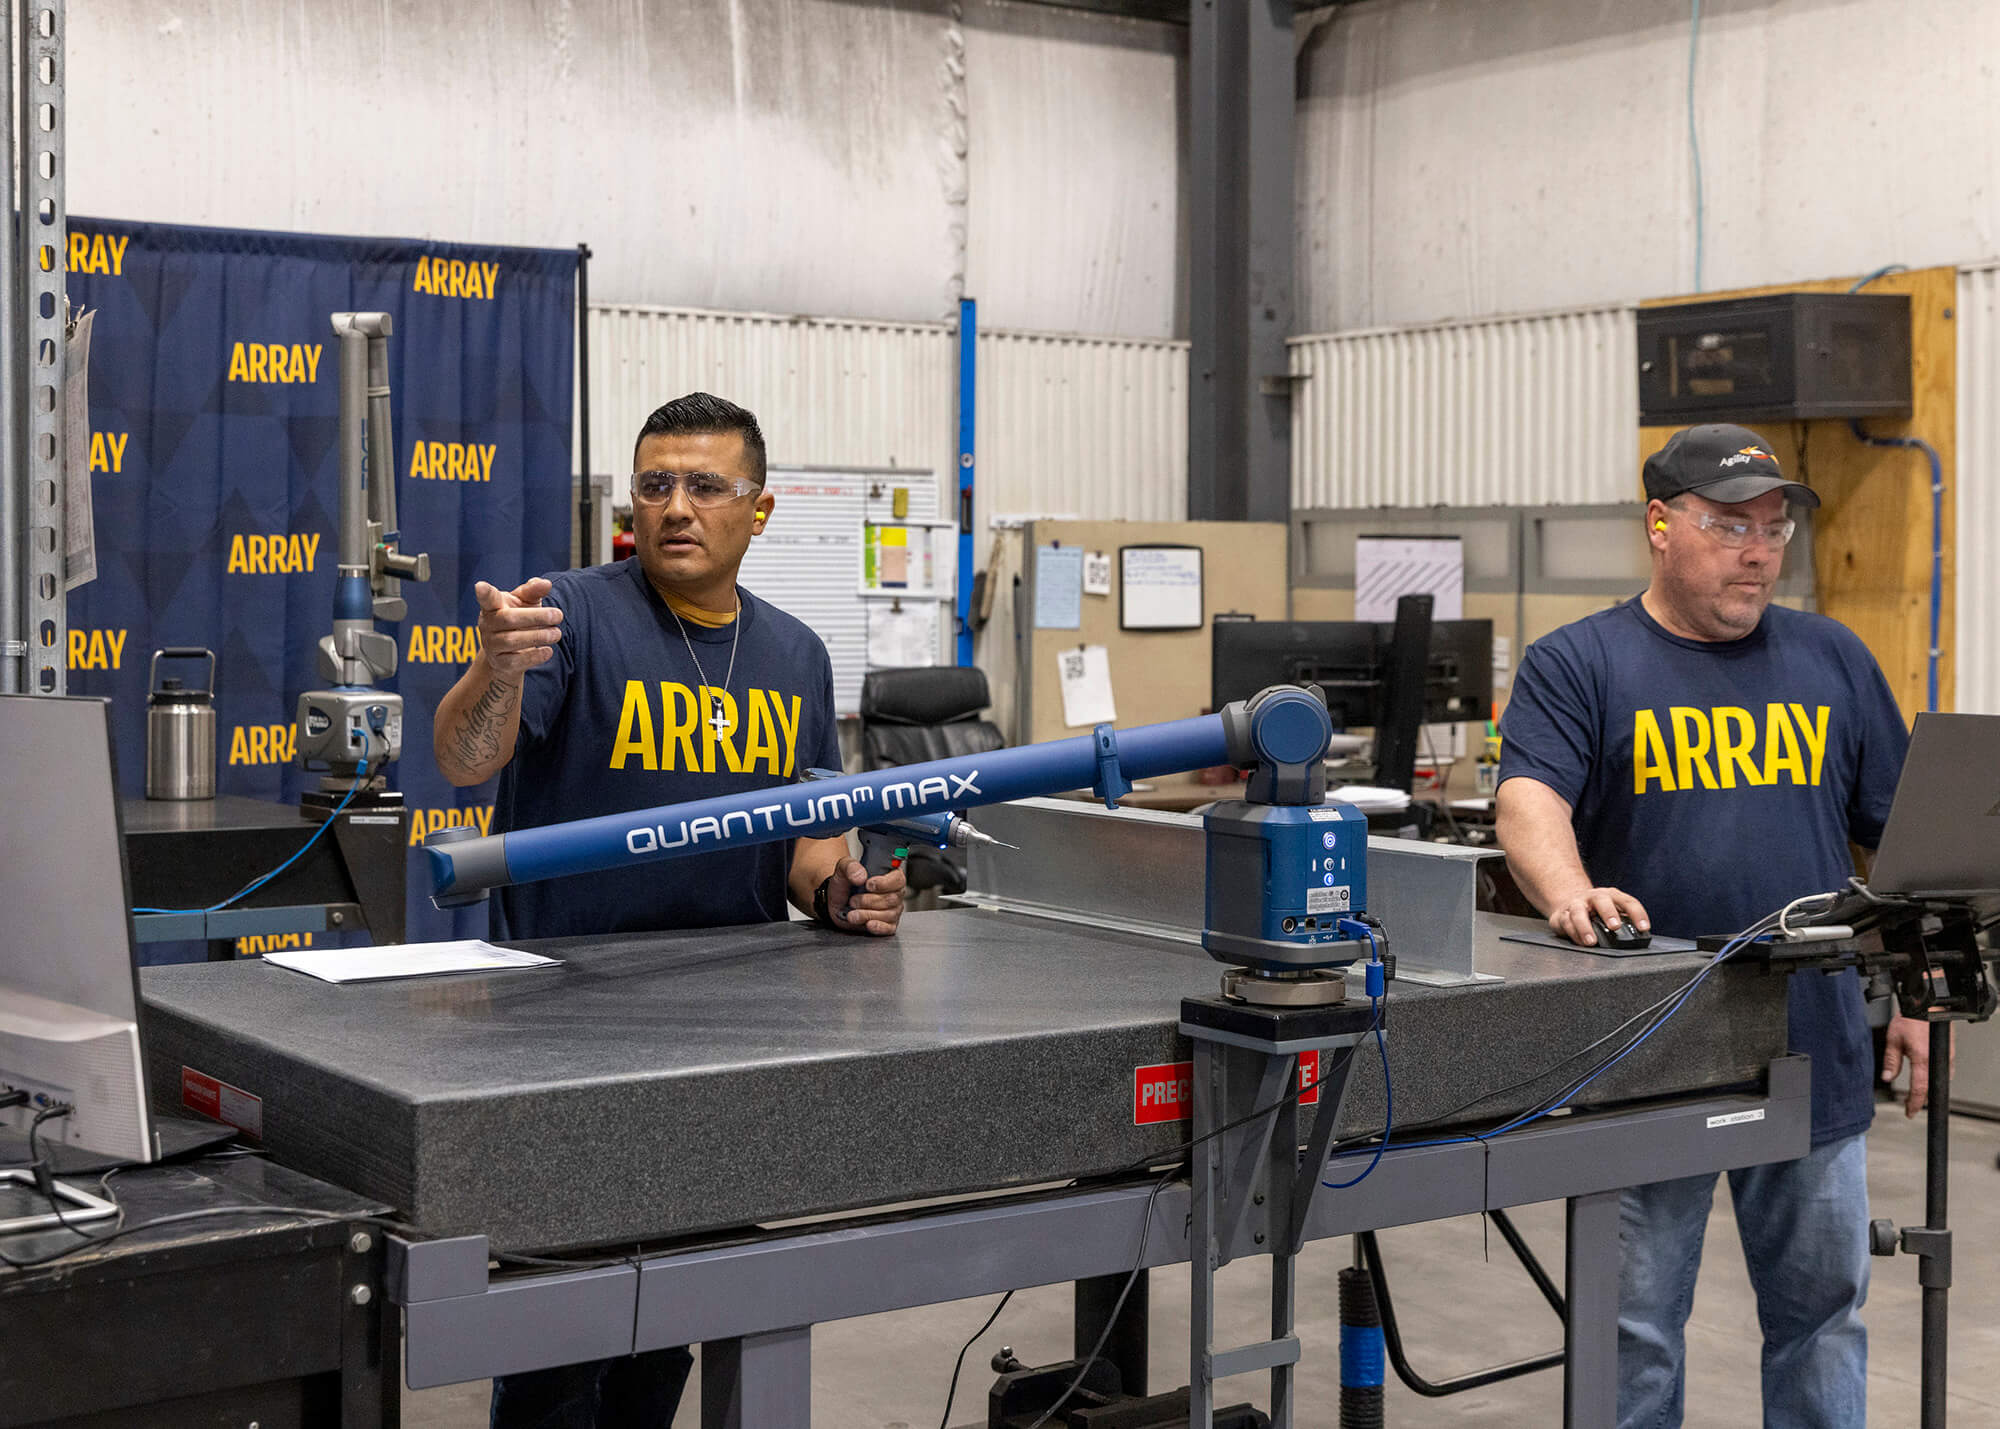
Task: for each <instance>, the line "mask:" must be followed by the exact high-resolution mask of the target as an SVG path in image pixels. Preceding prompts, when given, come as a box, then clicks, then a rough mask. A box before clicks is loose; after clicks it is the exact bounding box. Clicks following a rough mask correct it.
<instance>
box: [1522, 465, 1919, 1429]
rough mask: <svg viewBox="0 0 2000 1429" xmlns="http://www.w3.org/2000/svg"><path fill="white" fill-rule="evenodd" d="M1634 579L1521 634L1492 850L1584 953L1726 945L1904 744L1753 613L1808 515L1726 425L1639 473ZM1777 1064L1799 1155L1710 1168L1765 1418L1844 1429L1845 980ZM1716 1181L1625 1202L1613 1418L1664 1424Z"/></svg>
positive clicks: (1900, 1043) (1852, 1082)
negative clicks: (1803, 1075)
mask: <svg viewBox="0 0 2000 1429" xmlns="http://www.w3.org/2000/svg"><path fill="white" fill-rule="evenodd" d="M1645 481H1646V497H1647V501H1646V517H1645V521H1646V540H1647V544H1648V545H1649V546H1650V547H1651V551H1652V563H1653V570H1652V579H1651V581H1650V583H1649V584H1648V585H1647V587H1646V589H1645V591H1644V592H1643V593H1642V594H1641V595H1639V596H1637V597H1635V598H1634V599H1632V600H1628V601H1626V602H1624V603H1623V604H1621V605H1617V606H1614V607H1613V608H1611V609H1610V610H1606V611H1601V612H1599V613H1598V614H1596V615H1593V616H1590V617H1588V618H1587V619H1584V620H1579V621H1577V622H1576V623H1574V624H1572V625H1567V626H1564V627H1563V628H1562V629H1560V630H1557V631H1555V632H1554V633H1552V634H1550V635H1547V636H1545V637H1543V638H1542V639H1540V640H1538V641H1536V642H1535V644H1534V645H1533V646H1531V647H1530V648H1529V649H1528V650H1527V652H1526V654H1525V657H1524V658H1523V659H1522V661H1521V667H1520V670H1519V671H1518V673H1517V674H1516V677H1515V682H1514V689H1513V692H1512V694H1511V696H1510V697H1509V700H1508V704H1507V709H1506V713H1505V716H1504V718H1503V719H1502V721H1501V733H1502V735H1503V736H1504V742H1503V745H1502V755H1501V765H1500V789H1499V800H1498V817H1499V832H1500V842H1501V845H1502V846H1503V847H1504V848H1505V850H1506V853H1507V861H1508V864H1509V866H1510V867H1511V868H1512V870H1513V872H1514V876H1515V878H1516V880H1517V881H1518V882H1519V884H1520V886H1521V889H1522V891H1523V892H1524V893H1526V894H1527V896H1528V897H1529V898H1530V899H1531V900H1532V901H1533V902H1534V904H1535V906H1536V907H1537V908H1539V909H1541V910H1542V911H1543V912H1544V913H1546V914H1547V915H1548V919H1549V926H1550V927H1552V928H1554V929H1555V930H1556V931H1557V932H1559V933H1561V934H1563V935H1564V936H1566V937H1568V938H1569V939H1570V940H1571V941H1573V942H1576V943H1580V944H1583V945H1585V946H1591V945H1594V944H1595V943H1596V941H1597V939H1596V936H1595V934H1594V932H1593V930H1592V928H1591V921H1590V920H1591V914H1592V913H1593V912H1594V913H1596V914H1597V916H1598V917H1599V918H1601V919H1602V920H1603V922H1604V924H1605V925H1606V926H1607V927H1611V928H1615V927H1617V926H1618V925H1619V923H1620V922H1621V921H1624V920H1628V919H1629V920H1630V921H1631V922H1632V923H1633V924H1634V925H1636V926H1637V927H1638V928H1639V929H1641V930H1656V931H1658V932H1661V933H1665V934H1669V935H1672V936H1675V937H1694V936H1696V935H1699V934H1705V933H1724V934H1727V933H1734V932H1737V931H1739V930H1741V929H1744V928H1747V927H1748V926H1750V925H1751V924H1752V923H1755V922H1756V921H1757V920H1759V919H1761V918H1763V917H1764V916H1765V915H1767V914H1770V913H1774V912H1776V911H1777V910H1778V909H1780V908H1782V907H1783V906H1784V905H1785V904H1786V903H1788V902H1790V901H1791V900H1792V899H1794V898H1798V897H1801V896H1803V895H1805V894H1808V893H1821V892H1826V891H1829V890H1833V889H1837V888H1840V887H1842V886H1843V885H1844V884H1845V882H1846V880H1847V878H1848V877H1849V876H1850V874H1851V873H1852V872H1853V868H1852V864H1851V862H1850V856H1849V851H1848V845H1849V843H1850V842H1852V843H1855V844H1859V845H1861V846H1862V847H1864V848H1871V849H1872V848H1873V847H1874V846H1875V844H1876V842H1877V840H1878V839H1879V838H1880V837H1881V834H1882V826H1883V823H1884V822H1885V821H1886V820H1887V818H1888V815H1889V803H1890V799H1891V796H1892V795H1893V794H1894V792H1895V787H1896V779H1897V776H1898V775H1899V773H1900V772H1901V770H1902V764H1903V752H1904V749H1905V746H1906V744H1907V741H1908V733H1907V730H1906V727H1905V725H1904V723H1903V717H1902V714H1901V712H1900V711H1899V710H1898V709H1897V707H1896V702H1895V699H1894V697H1893V696H1892V695H1891V694H1890V692H1889V686H1888V682H1887V681H1886V680H1884V679H1883V677H1882V672H1881V670H1880V669H1879V668H1878V667H1877V665H1876V663H1875V660H1874V657H1873V656H1871V655H1870V654H1869V653H1868V650H1867V648H1866V647H1865V646H1864V645H1863V644H1862V643H1861V641H1860V640H1859V639H1858V638H1857V637H1856V636H1855V635H1854V633H1853V632H1852V631H1850V630H1848V629H1847V628H1846V627H1845V626H1843V625H1841V624H1839V623H1838V622H1836V621H1833V620H1829V619H1827V618H1826V617H1824V616H1821V615H1813V614H1807V613H1805V612H1801V611H1795V610H1790V609H1787V608H1785V607H1783V606H1773V605H1772V604H1771V596H1772V593H1773V591H1774V589H1775V587H1776V584H1777V580H1778V570H1779V566H1780V564H1781V562H1782V560H1783V557H1784V548H1785V545H1786V543H1787V542H1788V541H1790V540H1791V537H1792V532H1793V529H1794V523H1793V521H1792V518H1791V515H1790V512H1789V507H1790V506H1792V505H1797V506H1802V507H1814V506H1818V505H1819V497H1818V496H1817V495H1815V494H1814V493H1813V491H1812V490H1811V488H1809V487H1807V486H1804V485H1802V484H1801V483H1799V482H1796V481H1791V480H1788V479H1787V478H1786V476H1785V474H1784V472H1783V471H1782V470H1780V468H1779V466H1778V463H1777V460H1776V459H1775V458H1774V457H1773V456H1772V455H1771V451H1770V448H1769V447H1768V446H1767V445H1766V444H1765V442H1764V440H1763V439H1762V438H1761V437H1759V436H1758V435H1757V434H1756V433H1755V432H1752V431H1749V430H1747V429H1745V428H1743V427H1737V426H1727V425H1714V426H1702V427H1690V428H1688V429H1687V430H1685V431H1681V432H1676V433H1675V434H1674V435H1673V437H1672V438H1671V439H1669V441H1668V442H1667V444H1666V446H1665V448H1663V449H1662V450H1661V451H1660V452H1659V453H1658V454H1657V455H1656V456H1654V457H1653V458H1652V459H1651V460H1649V461H1648V462H1647V463H1646V467H1645ZM1789 996H1790V999H1791V1004H1790V1032H1791V1045H1792V1049H1793V1050H1794V1051H1797V1052H1804V1053H1807V1054H1808V1055H1810V1056H1811V1058H1812V1151H1811V1153H1810V1154H1809V1155H1807V1156H1805V1157H1804V1158H1802V1159H1800V1160H1798V1161H1790V1162H1781V1163H1779V1164H1776V1165H1772V1166H1755V1167H1751V1168H1748V1169H1746V1170H1742V1171H1732V1172H1731V1173H1730V1174H1729V1188H1730V1195H1731V1197H1732V1199H1733V1200H1734V1202H1735V1207H1736V1221H1737V1228H1738V1231H1739V1233H1740V1235H1741V1239H1742V1242H1743V1251H1744V1257H1745V1259H1746V1261H1747V1262H1748V1265H1749V1270H1750V1278H1751V1281H1752V1283H1753V1285H1754V1286H1755V1288H1756V1291H1757V1307H1758V1319H1759V1321H1760V1323H1761V1324H1762V1326H1763V1329H1764V1357H1763V1390H1764V1422H1765V1424H1767V1425H1801V1426H1805V1425H1811V1426H1815V1429H1830V1426H1844V1425H1859V1424H1861V1423H1862V1422H1863V1420H1864V1416H1865V1412H1866V1400H1867V1396H1866V1375H1867V1343H1868V1342H1867V1332H1866V1330H1865V1329H1864V1328H1863V1326H1862V1324H1861V1318H1860V1311H1861V1305H1862V1302H1863V1301H1864V1300H1865V1299H1866V1297H1867V1292H1868V1236H1867V1221H1868V1187H1867V1178H1866V1157H1865V1133H1866V1131H1867V1128H1868V1123H1869V1121H1870V1120H1871V1119H1872V1117H1873V1114H1874V1102H1873V1096H1872V1088H1871V1085H1870V1074H1871V1071H1872V1069H1873V1065H1874V1059H1873V1051H1872V1047H1871V1045H1870V1038H1869V1032H1868V1026H1867V1021H1866V1018H1865V1014H1864V1009H1863V1000H1862V994H1861V988H1860V984H1859V982H1858V981H1857V979H1856V976H1855V974H1854V973H1853V972H1851V971H1849V972H1844V973H1842V974H1840V975H1838V976H1835V977H1798V978H1793V979H1792V980H1791V988H1790V993H1789ZM1927 1045H1928V1044H1927V1038H1926V1031H1925V1028H1924V1025H1923V1024H1922V1023H1918V1022H1911V1021H1908V1020H1906V1019H1902V1018H1897V1019H1896V1020H1895V1021H1894V1022H1893V1023H1892V1024H1891V1025H1890V1028H1889V1057H1888V1075H1889V1076H1894V1074H1895V1072H1896V1071H1897V1070H1898V1069H1899V1067H1900V1064H1901V1062H1902V1061H1904V1060H1908V1061H1909V1063H1910V1065H1911V1087H1910V1093H1909V1098H1908V1102H1907V1109H1908V1114H1909V1115H1912V1116H1914V1115H1915V1114H1916V1112H1917V1111H1918V1110H1919V1109H1920V1108H1921V1107H1922V1105H1923V1102H1924V1096H1925V1091H1926V1085H1927V1071H1928V1067H1927V1056H1926V1049H1927ZM1715 1180H1716V1177H1715V1173H1713V1172H1711V1173H1709V1174H1707V1175H1702V1176H1692V1177H1687V1178H1685V1179H1682V1180H1677V1181H1667V1182H1662V1183H1660V1184H1658V1185H1653V1186H1643V1187H1639V1188H1637V1189H1635V1190H1630V1191H1627V1192H1626V1193H1625V1201H1624V1206H1623V1210H1622V1226H1623V1244H1624V1261H1623V1272H1622V1281H1621V1286H1620V1305H1619V1317H1618V1375H1619V1386H1618V1418H1619V1422H1620V1424H1621V1425H1628V1426H1640V1425H1643V1426H1647V1429H1658V1427H1659V1426H1669V1425H1678V1424H1679V1423H1680V1422H1681V1415H1682V1408H1683V1389H1684V1373H1683V1371H1684V1366H1685V1344H1684V1339H1683V1330H1684V1327H1685V1325H1686V1323H1687V1317H1688V1312H1689V1310H1690V1308H1691V1307H1692V1304H1693V1300H1694V1283H1695V1274H1696V1271H1697V1270H1698V1269H1699V1267H1700V1264H1701V1250H1702V1235H1703V1232H1704V1230H1705V1229H1706V1227H1707V1223H1708V1213H1709V1208H1710V1205H1711V1203H1712V1201H1713V1198H1714V1194H1715Z"/></svg>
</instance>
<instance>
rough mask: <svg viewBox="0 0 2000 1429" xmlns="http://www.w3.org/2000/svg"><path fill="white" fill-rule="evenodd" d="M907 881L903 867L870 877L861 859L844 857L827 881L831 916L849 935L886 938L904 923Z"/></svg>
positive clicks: (828, 906) (827, 906)
mask: <svg viewBox="0 0 2000 1429" xmlns="http://www.w3.org/2000/svg"><path fill="white" fill-rule="evenodd" d="M906 882H907V880H906V879H905V878H904V877H903V870H902V869H900V868H899V869H896V870H894V871H893V872H890V873H878V874H876V875H875V876H874V877H873V878H870V877H869V876H868V870H867V869H865V868H863V867H862V866H861V860H859V859H855V858H844V859H842V860H841V861H840V863H839V865H838V866H837V867H836V868H835V869H834V874H833V877H832V878H830V879H828V880H827V888H826V911H827V916H828V917H829V918H830V919H831V920H832V923H833V926H834V927H836V928H840V929H843V930H845V931H846V932H849V933H870V934H873V935H874V936H875V937H877V938H886V937H888V936H889V935H890V934H891V933H893V932H895V931H896V924H897V923H899V922H901V921H902V917H903V889H904V885H905V883H906Z"/></svg>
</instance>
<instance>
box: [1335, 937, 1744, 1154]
mask: <svg viewBox="0 0 2000 1429" xmlns="http://www.w3.org/2000/svg"><path fill="white" fill-rule="evenodd" d="M1761 928H1762V924H1759V925H1757V926H1755V927H1752V928H1749V929H1746V930H1745V931H1743V932H1741V933H1738V934H1737V935H1736V936H1735V937H1734V938H1732V939H1730V940H1729V942H1728V943H1726V944H1724V945H1723V948H1722V950H1721V951H1720V952H1718V953H1717V954H1716V955H1715V957H1714V958H1713V959H1711V960H1710V962H1709V964H1708V966H1707V967H1705V968H1703V969H1702V970H1701V971H1700V972H1699V973H1697V974H1695V976H1694V977H1692V978H1691V979H1689V980H1688V984H1687V986H1686V987H1684V988H1682V989H1680V991H1679V992H1677V993H1674V994H1673V995H1672V996H1673V1000H1672V1002H1671V1003H1670V1004H1669V1005H1668V1006H1667V1007H1665V1008H1663V1009H1661V1011H1660V1014H1659V1016H1657V1017H1656V1018H1654V1019H1653V1021H1652V1023H1651V1024H1650V1025H1649V1026H1648V1027H1647V1028H1646V1030H1645V1031H1643V1032H1641V1033H1640V1034H1639V1036H1638V1037H1637V1038H1636V1039H1634V1040H1633V1041H1632V1042H1631V1044H1630V1045H1628V1046H1626V1047H1625V1048H1624V1049H1623V1050H1621V1051H1620V1052H1619V1053H1618V1055H1617V1056H1615V1057H1613V1058H1611V1059H1610V1060H1609V1061H1607V1062H1605V1063H1604V1064H1603V1065H1602V1066H1600V1067H1598V1068H1596V1069H1595V1070H1594V1071H1592V1072H1591V1074H1590V1075H1589V1076H1587V1077H1585V1078H1584V1079H1583V1080H1582V1081H1580V1082H1578V1083H1577V1084H1576V1085H1574V1086H1572V1087H1571V1088H1569V1089H1568V1090H1567V1091H1565V1092H1564V1093H1563V1094H1562V1096H1561V1098H1560V1099H1559V1100H1557V1101H1554V1102H1551V1103H1550V1104H1549V1105H1547V1106H1545V1107H1541V1108H1538V1109H1537V1110H1534V1111H1529V1112H1523V1113H1522V1114H1521V1115H1520V1116H1518V1117H1516V1118H1515V1119H1514V1120H1512V1121H1510V1122H1507V1123H1505V1124H1503V1125H1501V1126H1497V1127H1495V1128H1494V1129H1493V1130H1491V1131H1485V1132H1480V1133H1478V1134H1476V1135H1466V1136H1441V1137H1436V1138H1433V1139H1431V1140H1429V1141H1410V1142H1404V1143H1403V1144H1402V1145H1400V1146H1399V1147H1398V1148H1397V1149H1398V1150H1401V1151H1415V1150H1418V1149H1421V1148H1424V1147H1430V1146H1463V1145H1467V1144H1469V1143H1473V1142H1486V1141H1491V1140H1493V1139H1494V1138H1495V1137H1497V1136H1505V1135H1506V1134H1507V1133H1508V1132H1510V1131H1518V1130H1520V1129H1521V1128H1522V1127H1524V1126H1528V1125H1531V1124H1532V1123H1534V1122H1537V1121H1540V1120H1541V1119H1542V1118H1543V1117H1545V1116H1548V1115H1549V1114H1550V1113H1552V1112H1555V1111H1559V1110H1560V1109H1562V1108H1563V1107H1565V1106H1568V1105H1569V1103H1570V1102H1571V1101H1572V1100H1574V1099H1575V1097H1576V1096H1577V1095H1578V1094H1579V1093H1580V1092H1582V1091H1583V1089H1584V1088H1585V1087H1587V1086H1589V1085H1590V1084H1591V1083H1592V1082H1594V1081H1596V1080H1597V1079H1598V1078H1599V1077H1601V1076H1603V1075H1604V1074H1605V1073H1606V1072H1608V1071H1610V1070H1611V1069H1612V1068H1613V1067H1615V1066H1617V1065H1618V1064H1619V1063H1620V1062H1622V1061H1624V1060H1625V1059H1626V1058H1627V1057H1629V1056H1631V1055H1632V1054H1633V1053H1634V1052H1636V1051H1638V1050H1639V1049H1640V1048H1641V1047H1643V1046H1644V1045H1645V1044H1646V1041H1647V1039H1648V1038H1650V1037H1651V1036H1652V1035H1653V1034H1654V1033H1655V1032H1657V1031H1659V1030H1660V1029H1661V1028H1662V1027H1664V1026H1665V1025H1666V1024H1667V1021H1668V1019H1669V1018H1671V1017H1672V1016H1673V1015H1674V1014H1675V1013H1677V1012H1679V1011H1680V1010H1681V1008H1682V1007H1684V1006H1686V1005H1687V1001H1688V999H1689V998H1691V997H1693V996H1694V994H1695V991H1696V990H1697V989H1698V988H1699V987H1700V986H1701V985H1702V983H1703V982H1704V981H1706V980H1707V978H1708V976H1709V974H1710V973H1712V972H1714V971H1715V970H1716V969H1717V968H1719V967H1721V966H1722V964H1723V963H1725V962H1727V961H1728V960H1729V959H1730V958H1731V957H1733V956H1735V955H1736V953H1738V952H1739V951H1741V950H1742V949H1743V948H1745V947H1747V946H1748V945H1749V944H1750V943H1751V941H1753V939H1754V938H1755V936H1756V935H1757V933H1758V932H1759V931H1761ZM1382 1066H1383V1076H1384V1079H1385V1082H1386V1079H1387V1076H1388V1058H1387V1056H1386V1054H1385V1056H1384V1058H1383V1063H1382ZM1388 1149H1389V1133H1388V1131H1387V1130H1385V1131H1384V1132H1383V1134H1382V1140H1381V1142H1380V1143H1379V1144H1378V1145H1377V1146H1376V1148H1375V1154H1374V1157H1373V1159H1372V1160H1370V1161H1369V1163H1368V1170H1367V1171H1363V1172H1362V1173H1361V1175H1360V1176H1357V1177H1355V1178H1354V1181H1344V1182H1341V1183H1339V1186H1351V1185H1353V1184H1354V1182H1355V1181H1359V1180H1361V1179H1362V1177H1365V1176H1366V1175H1367V1174H1368V1172H1369V1171H1373V1170H1374V1169H1375V1166H1376V1163H1378V1162H1379V1161H1381V1159H1382V1153H1383V1152H1385V1151H1387V1150H1388ZM1354 1154H1355V1155H1359V1154H1361V1153H1359V1152H1356V1153H1354ZM1320 1184H1321V1185H1322V1186H1326V1187H1328V1188H1329V1189H1339V1186H1336V1185H1335V1183H1333V1182H1331V1181H1322V1182H1321V1183H1320Z"/></svg>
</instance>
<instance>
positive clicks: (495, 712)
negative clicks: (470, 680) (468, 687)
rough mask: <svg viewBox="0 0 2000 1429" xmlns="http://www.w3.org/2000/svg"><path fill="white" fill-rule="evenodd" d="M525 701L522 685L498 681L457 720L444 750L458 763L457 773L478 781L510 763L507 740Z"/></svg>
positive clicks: (454, 771) (489, 686) (455, 763)
mask: <svg viewBox="0 0 2000 1429" xmlns="http://www.w3.org/2000/svg"><path fill="white" fill-rule="evenodd" d="M520 703H521V687H520V686H519V685H515V684H508V683H506V682H505V681H501V680H495V681H493V682H492V683H490V684H489V685H487V687H486V689H485V692H484V693H482V694H481V695H480V696H479V698H478V699H476V700H474V701H473V702H472V704H471V705H470V706H468V707H467V709H466V711H465V713H464V714H462V715H460V716H459V718H458V719H457V720H456V721H455V725H456V727H455V728H454V729H453V730H452V733H451V740H450V743H449V745H448V747H447V749H446V750H445V751H443V752H444V753H446V754H447V755H448V757H449V758H450V760H451V762H452V763H453V764H454V765H456V766H457V768H456V769H455V770H453V771H450V772H453V773H456V774H459V775H461V776H463V777H466V778H469V779H470V780H472V781H474V782H477V781H478V780H480V779H485V778H488V777H490V776H491V775H492V774H493V773H494V772H496V771H497V770H498V768H499V767H500V766H501V765H502V764H505V763H506V758H505V754H506V748H505V744H506V740H507V736H508V735H509V734H510V733H511V732H512V729H513V726H514V722H515V719H516V717H517V711H518V708H519V706H520Z"/></svg>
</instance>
